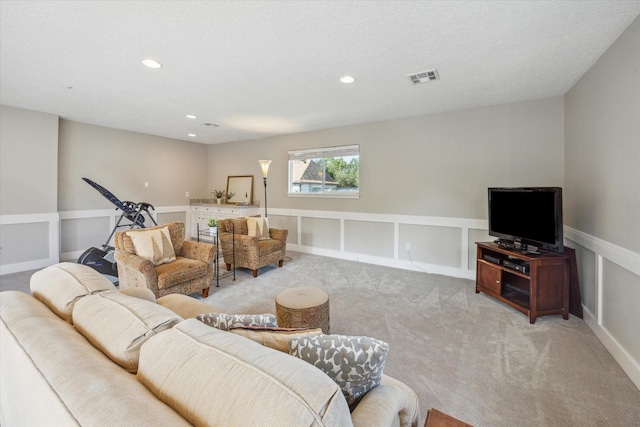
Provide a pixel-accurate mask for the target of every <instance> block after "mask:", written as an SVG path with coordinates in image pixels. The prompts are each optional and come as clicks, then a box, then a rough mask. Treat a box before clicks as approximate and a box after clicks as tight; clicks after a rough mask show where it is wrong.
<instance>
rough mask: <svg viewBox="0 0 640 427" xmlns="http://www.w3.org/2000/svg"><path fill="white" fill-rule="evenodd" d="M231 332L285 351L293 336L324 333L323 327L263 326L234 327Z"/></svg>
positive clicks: (299, 336) (287, 349) (300, 336)
mask: <svg viewBox="0 0 640 427" xmlns="http://www.w3.org/2000/svg"><path fill="white" fill-rule="evenodd" d="M229 332H231V333H234V334H236V335H240V336H243V337H245V338H249V339H250V340H251V341H255V342H257V343H258V344H262V345H263V346H265V347H270V348H273V349H275V350H278V351H281V352H283V353H289V341H290V340H291V338H302V337H308V336H315V335H322V329H320V328H316V329H304V328H269V327H261V326H243V327H241V328H235V327H234V328H232V329H230V330H229Z"/></svg>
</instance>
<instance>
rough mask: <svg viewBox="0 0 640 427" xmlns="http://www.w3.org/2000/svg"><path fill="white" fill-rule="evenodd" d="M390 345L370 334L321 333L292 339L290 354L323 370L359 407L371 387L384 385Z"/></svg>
mask: <svg viewBox="0 0 640 427" xmlns="http://www.w3.org/2000/svg"><path fill="white" fill-rule="evenodd" d="M388 351H389V344H387V343H386V342H384V341H380V340H377V339H375V338H369V337H349V336H344V335H319V336H311V337H302V338H292V339H291V340H290V341H289V354H291V355H292V356H295V357H298V358H300V359H302V360H304V361H306V362H309V363H311V364H312V365H314V366H315V367H317V368H319V369H320V370H322V371H323V372H324V373H325V374H327V375H328V376H329V377H331V379H333V380H334V381H335V382H336V383H337V384H338V385H339V386H340V389H341V390H342V393H343V394H344V397H345V398H346V399H347V403H348V404H349V409H351V411H353V410H354V409H355V407H356V406H357V405H358V403H359V402H360V399H362V396H364V395H365V394H366V393H367V392H368V391H369V390H371V389H373V388H374V387H377V386H378V385H380V381H381V379H382V371H383V370H384V363H385V360H386V358H387V352H388Z"/></svg>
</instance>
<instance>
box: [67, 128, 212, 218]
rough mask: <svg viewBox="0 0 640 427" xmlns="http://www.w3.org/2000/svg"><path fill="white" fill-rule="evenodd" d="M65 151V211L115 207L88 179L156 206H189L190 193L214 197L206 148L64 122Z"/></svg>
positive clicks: (121, 195) (124, 196)
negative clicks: (210, 192)
mask: <svg viewBox="0 0 640 427" xmlns="http://www.w3.org/2000/svg"><path fill="white" fill-rule="evenodd" d="M59 147H60V151H59V164H60V171H59V174H58V187H59V197H58V206H59V210H60V211H71V210H82V209H101V208H111V207H113V204H111V203H110V202H109V201H108V200H107V199H106V198H104V197H102V196H101V195H100V193H98V192H97V191H96V190H94V189H93V188H92V187H91V186H89V185H88V184H86V183H85V182H84V181H82V178H83V177H87V178H90V179H92V180H93V181H95V182H97V183H98V184H100V185H102V186H103V187H105V188H107V189H108V190H109V191H111V192H112V193H113V194H114V195H115V196H116V197H117V198H118V199H120V200H130V201H133V202H142V201H145V202H148V203H151V204H152V205H154V206H179V205H188V204H189V198H188V197H186V196H185V194H186V192H187V191H188V192H190V196H191V197H193V195H194V194H203V193H207V194H208V192H207V191H206V188H207V170H208V165H207V146H206V145H202V144H196V143H192V142H185V141H178V140H174V139H169V138H162V137H158V136H153V135H146V134H142V133H135V132H128V131H123V130H118V129H112V128H106V127H101V126H94V125H89V124H85V123H78V122H73V121H69V120H60V138H59ZM145 182H148V183H149V187H148V188H145V186H144V183H145Z"/></svg>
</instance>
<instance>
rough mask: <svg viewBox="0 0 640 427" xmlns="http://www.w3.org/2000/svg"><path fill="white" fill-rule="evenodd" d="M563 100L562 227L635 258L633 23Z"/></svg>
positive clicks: (636, 64) (637, 87) (636, 33)
mask: <svg viewBox="0 0 640 427" xmlns="http://www.w3.org/2000/svg"><path fill="white" fill-rule="evenodd" d="M565 102H566V122H565V132H566V139H565V159H566V160H565V214H564V217H565V222H566V223H567V224H568V225H570V226H571V227H573V228H575V229H578V230H581V231H583V232H585V233H589V234H590V235H593V236H595V237H598V238H600V239H603V240H606V241H607V242H611V243H614V244H616V245H620V246H622V247H624V248H626V249H629V250H632V251H634V252H637V253H640V18H636V20H635V21H634V22H633V23H632V24H631V26H630V27H629V28H627V30H626V31H625V32H624V33H623V34H622V35H621V36H620V38H619V39H618V40H617V41H616V42H615V43H614V44H613V45H612V46H611V47H610V48H609V49H608V50H607V51H606V52H605V54H604V55H602V57H601V58H600V59H599V60H598V62H597V63H596V64H595V65H594V66H593V67H592V68H591V69H590V70H589V71H588V72H587V73H586V74H585V75H584V76H583V77H582V78H581V79H580V80H579V81H578V83H577V84H576V85H575V86H574V87H573V88H572V89H571V90H570V91H569V92H568V93H567V95H566V97H565Z"/></svg>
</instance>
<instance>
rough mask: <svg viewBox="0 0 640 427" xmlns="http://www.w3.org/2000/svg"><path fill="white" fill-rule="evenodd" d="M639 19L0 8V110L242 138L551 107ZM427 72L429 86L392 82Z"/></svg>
mask: <svg viewBox="0 0 640 427" xmlns="http://www.w3.org/2000/svg"><path fill="white" fill-rule="evenodd" d="M639 14H640V1H595V0H593V1H577V0H571V1H505V2H503V1H421V2H417V1H350V2H338V1H293V2H291V1H258V2H250V1H211V2H205V1H175V2H174V1H159V2H156V1H126V2H125V1H83V2H81V1H34V0H31V1H21V2H17V1H6V0H2V1H0V41H1V43H0V72H1V74H0V103H2V104H4V105H9V106H15V107H21V108H27V109H30V110H36V111H42V112H47V113H52V114H56V115H59V116H61V117H62V118H65V119H69V120H74V121H79V122H85V123H91V124H96V125H101V126H108V127H113V128H118V129H125V130H130V131H136V132H143V133H148V134H153V135H160V136H165V137H170V138H176V139H182V140H188V141H196V142H201V143H205V144H215V143H221V142H229V141H236V140H245V139H256V138H263V137H266V136H270V135H281V134H288V133H295V132H302V131H309V130H316V129H322V128H329V127H337V126H344V125H350V124H356V123H364V122H374V121H380V120H387V119H394V118H401V117H409V116H417V115H422V114H429V113H436V112H443V111H452V110H460V109H466V108H473V107H479V106H485V105H495V104H502V103H508V102H515V101H522V100H527V99H536V98H544V97H549V96H555V95H562V94H564V93H566V92H567V91H568V90H569V89H570V88H571V87H572V86H573V85H574V84H575V82H576V81H577V80H578V79H579V78H580V77H581V76H582V75H583V74H584V73H585V72H586V71H587V70H588V69H589V67H591V66H592V65H593V63H594V62H595V61H596V60H597V59H598V58H599V57H600V55H602V53H604V51H605V50H606V49H607V48H608V47H609V46H610V45H611V44H612V43H613V42H614V41H615V40H616V38H617V37H618V36H619V35H620V34H621V33H622V31H624V29H625V28H626V27H627V26H628V25H629V24H630V23H631V22H632V21H633V20H634V18H635V17H637V16H638V15H639ZM144 58H154V59H156V60H158V61H160V62H161V63H162V64H163V67H162V68H161V69H159V70H152V69H149V68H146V67H144V66H143V65H142V64H141V61H142V59H144ZM432 68H436V69H437V70H438V72H439V74H440V80H438V81H434V82H429V83H425V84H420V85H413V84H411V82H410V81H409V79H408V78H407V77H406V76H407V75H408V74H412V73H416V72H420V71H424V70H428V69H432ZM347 74H348V75H352V76H354V77H355V78H356V82H355V83H353V84H350V85H345V84H343V83H340V82H339V78H340V77H342V76H343V75H347ZM187 114H194V115H197V116H198V118H197V119H196V120H189V119H187V118H186V117H185V116H186V115H187ZM205 122H209V123H215V124H217V125H219V127H217V128H211V127H205V126H202V123H205ZM188 133H195V134H196V135H197V136H196V137H195V138H192V137H189V136H187V134H188Z"/></svg>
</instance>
